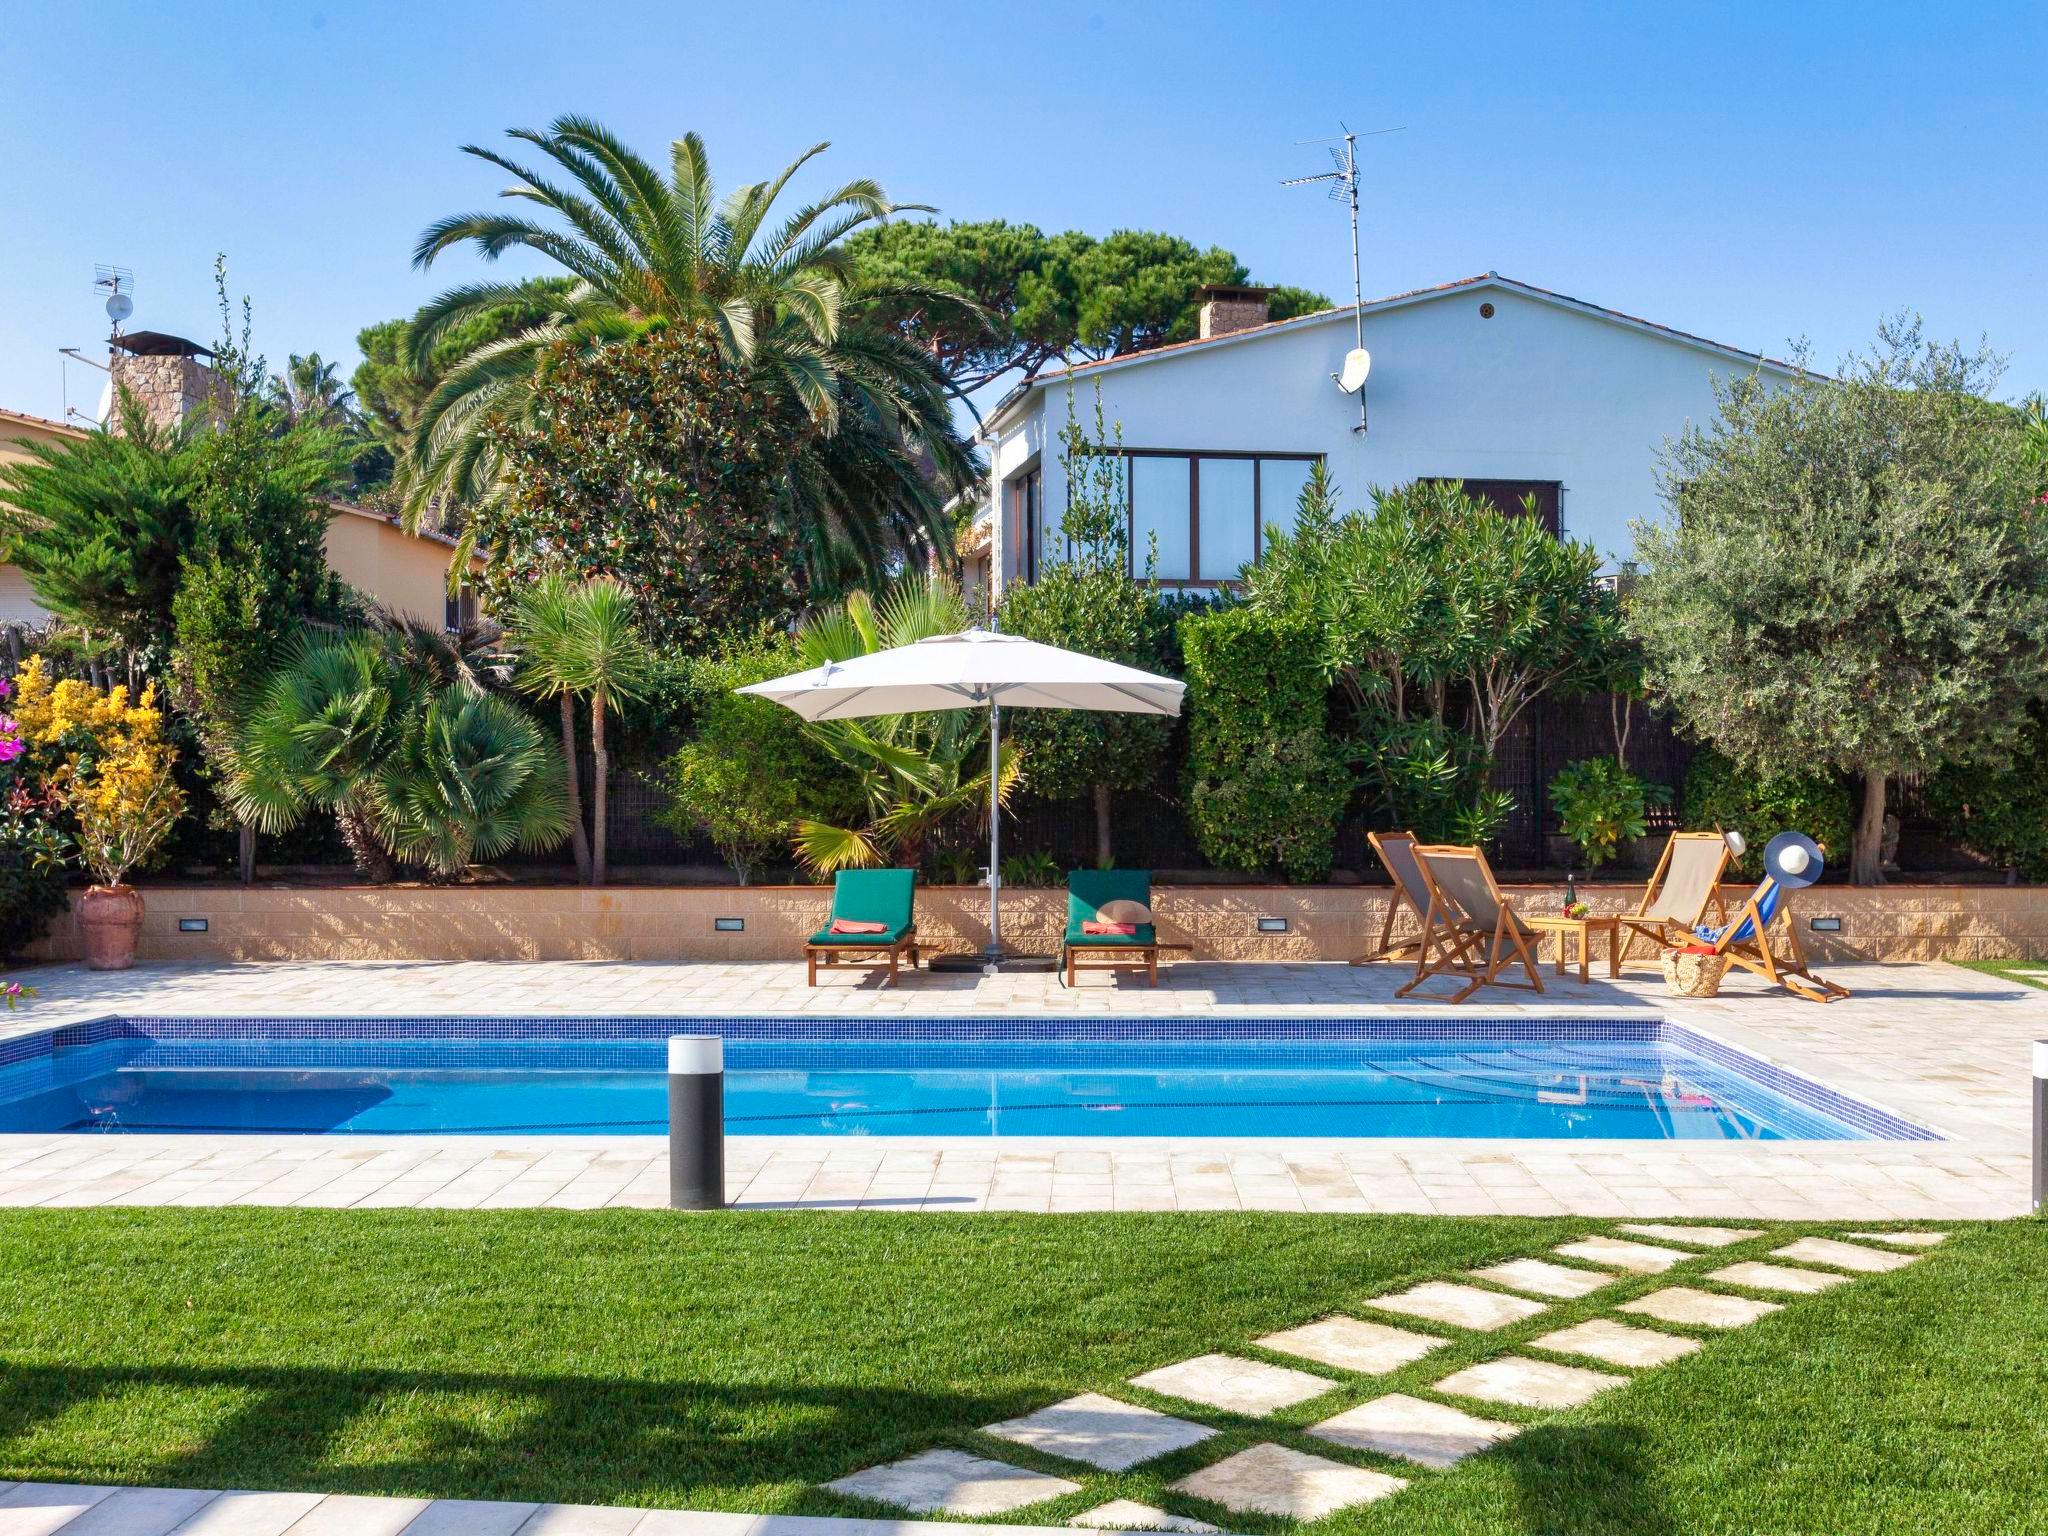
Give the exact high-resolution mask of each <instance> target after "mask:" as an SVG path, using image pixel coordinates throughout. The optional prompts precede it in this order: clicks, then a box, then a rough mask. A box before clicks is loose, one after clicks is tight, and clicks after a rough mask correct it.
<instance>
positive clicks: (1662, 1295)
mask: <svg viewBox="0 0 2048 1536" xmlns="http://www.w3.org/2000/svg"><path fill="white" fill-rule="evenodd" d="M1615 1310H1616V1311H1620V1312H1634V1313H1637V1314H1639V1315H1641V1316H1643V1317H1654V1318H1655V1319H1657V1321H1658V1322H1660V1323H1677V1324H1678V1325H1679V1326H1680V1327H1682V1328H1741V1327H1743V1326H1745V1325H1746V1324H1749V1323H1753V1322H1755V1321H1756V1320H1757V1319H1758V1318H1760V1317H1768V1316H1770V1314H1771V1313H1773V1312H1782V1311H1784V1310H1785V1307H1784V1303H1782V1302H1776V1301H1756V1300H1753V1299H1752V1298H1750V1297H1748V1296H1722V1295H1718V1294H1716V1293H1715V1292H1713V1291H1696V1290H1694V1289H1693V1288H1692V1287H1691V1286H1687V1285H1672V1286H1667V1287H1665V1288H1664V1289H1663V1290H1661V1291H1652V1292H1650V1294H1649V1295H1647V1296H1642V1297H1638V1298H1637V1299H1636V1300H1634V1301H1628V1302H1623V1303H1622V1304H1621V1306H1619V1307H1618V1308H1616V1309H1615Z"/></svg>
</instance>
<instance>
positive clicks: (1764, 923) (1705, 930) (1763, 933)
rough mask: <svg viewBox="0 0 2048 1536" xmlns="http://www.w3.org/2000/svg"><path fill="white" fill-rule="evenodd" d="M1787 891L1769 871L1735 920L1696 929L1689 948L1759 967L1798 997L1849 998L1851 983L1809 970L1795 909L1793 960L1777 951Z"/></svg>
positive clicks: (1789, 925)
mask: <svg viewBox="0 0 2048 1536" xmlns="http://www.w3.org/2000/svg"><path fill="white" fill-rule="evenodd" d="M1785 895H1786V892H1785V889H1784V887H1783V886H1781V885H1780V884H1779V883H1778V881H1777V879H1776V878H1775V877H1773V876H1771V875H1765V876H1764V877H1763V879H1762V880H1761V881H1759V882H1758V883H1757V887H1756V889H1755V890H1753V891H1751V892H1750V893H1749V895H1748V896H1747V897H1745V898H1744V899H1743V902H1742V905H1741V906H1739V907H1738V908H1736V917H1735V921H1733V922H1723V923H1722V924H1721V925H1720V926H1719V927H1714V928H1709V927H1701V928H1699V929H1697V930H1695V931H1694V934H1693V942H1692V944H1691V945H1689V946H1685V947H1687V948H1689V949H1691V950H1693V951H1694V952H1695V953H1700V954H1710V955H1721V956H1723V957H1724V958H1726V959H1727V961H1728V963H1729V964H1730V965H1739V966H1741V967H1742V969H1744V970H1745V971H1753V972H1754V973H1755V974H1757V975H1759V976H1761V977H1763V978H1764V979H1765V980H1766V981H1768V982H1770V983H1771V984H1772V985H1774V986H1780V987H1783V988H1784V989H1785V990H1786V991H1787V992H1790V993H1791V994H1792V995H1793V996H1795V997H1803V998H1805V999H1806V1000H1807V1001H1808V1002H1810V1003H1831V1002H1833V1001H1834V1000H1835V999H1836V998H1838V997H1847V996H1848V995H1849V989H1848V988H1847V987H1838V986H1836V985H1835V984H1834V983H1833V982H1832V981H1823V980H1822V979H1821V978H1820V977H1818V976H1816V975H1814V974H1813V972H1811V971H1810V970H1808V969H1807V968H1806V952H1805V950H1804V949H1803V948H1802V947H1801V946H1800V943H1799V926H1798V924H1796V923H1794V922H1793V921H1792V914H1791V913H1790V912H1789V911H1788V912H1787V913H1786V914H1785V935H1786V940H1787V943H1788V945H1789V947H1790V949H1791V951H1792V958H1791V959H1790V960H1789V961H1785V960H1780V959H1779V958H1778V957H1777V955H1776V954H1774V953H1773V952H1772V950H1771V935H1770V929H1771V923H1772V920H1773V919H1775V918H1776V917H1777V915H1778V909H1779V908H1780V907H1781V906H1783V905H1784V903H1785ZM1724 916H1725V914H1724Z"/></svg>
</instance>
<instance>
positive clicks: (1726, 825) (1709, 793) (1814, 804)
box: [1683, 747, 1854, 880]
mask: <svg viewBox="0 0 2048 1536" xmlns="http://www.w3.org/2000/svg"><path fill="white" fill-rule="evenodd" d="M1683 809H1684V812H1685V824H1686V825H1687V826H1688V827H1693V828H1697V829H1700V830H1706V829H1708V828H1712V827H1719V828H1721V829H1722V830H1723V831H1734V832H1740V833H1741V834H1742V836H1743V838H1744V840H1745V841H1746V842H1747V843H1748V844H1749V851H1748V852H1747V853H1745V854H1744V855H1743V856H1742V857H1741V858H1740V859H1738V860H1736V861H1735V863H1734V865H1733V866H1732V868H1734V869H1735V870H1736V871H1737V872H1738V873H1739V874H1741V875H1742V876H1744V877H1745V878H1747V879H1751V880H1756V879H1761V878H1762V876H1763V852H1764V844H1766V843H1768V842H1769V841H1770V840H1771V839H1772V838H1773V837H1776V836H1777V835H1778V834H1779V833H1780V832H1788V831H1789V832H1804V833H1805V834H1806V835H1807V836H1809V837H1811V838H1812V839H1813V840H1814V841H1815V842H1817V843H1819V844H1820V845H1821V847H1822V848H1823V849H1825V850H1826V851H1827V853H1828V856H1829V858H1830V859H1831V860H1833V861H1836V862H1841V861H1843V860H1844V859H1845V858H1846V855H1847V853H1848V850H1849V829H1850V820H1851V816H1852V813H1853V809H1854V808H1853V807H1852V805H1851V804H1850V798H1849V789H1848V786H1847V785H1846V784H1844V783H1843V782H1842V780H1841V779H1840V778H1839V777H1838V776H1837V775H1835V774H1832V773H1827V772H1823V771H1818V770H1816V771H1810V772H1806V773H1784V774H1776V775H1769V776H1766V775H1761V774H1757V773H1753V772H1751V771H1750V770H1749V769H1747V768H1743V767H1740V766H1738V765H1737V764H1736V763H1735V762H1734V761H1733V760H1732V759H1730V758H1728V757H1725V756H1723V755H1722V754H1721V753H1719V752H1716V751H1714V750H1713V749H1712V748H1711V747H1707V748H1703V749H1702V750H1701V751H1700V753H1699V754H1698V755H1697V756H1696V757H1694V758H1693V760H1692V765H1691V767H1689V768H1688V769H1687V770H1686V774H1685V798H1684V802H1683Z"/></svg>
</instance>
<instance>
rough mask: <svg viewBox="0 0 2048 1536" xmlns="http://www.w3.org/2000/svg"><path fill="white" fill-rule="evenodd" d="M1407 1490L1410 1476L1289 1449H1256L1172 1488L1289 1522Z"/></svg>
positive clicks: (1321, 1514)
mask: <svg viewBox="0 0 2048 1536" xmlns="http://www.w3.org/2000/svg"><path fill="white" fill-rule="evenodd" d="M1407 1486H1408V1480H1407V1479H1406V1478H1403V1477H1389V1476H1388V1475H1387V1474H1386V1473H1384V1472H1369V1471H1367V1470H1366V1469H1365V1468H1364V1467H1347V1466H1346V1465H1345V1464H1344V1463H1343V1462H1341V1461H1330V1460H1328V1459H1327V1458H1325V1457H1322V1456H1311V1455H1309V1454H1308V1453H1307V1452H1305V1451H1295V1450H1289V1449H1288V1448H1287V1447H1286V1446H1284V1445H1255V1446H1253V1447H1252V1448H1251V1449H1250V1450H1247V1451H1239V1452H1238V1453H1237V1454H1236V1455H1235V1456H1230V1457H1226V1458H1225V1459H1224V1460H1222V1461H1219V1462H1217V1463H1216V1465H1215V1466H1213V1467H1204V1468H1202V1470H1201V1471H1199V1472H1193V1473H1190V1474H1189V1475H1188V1476H1186V1477H1184V1478H1182V1479H1181V1480H1180V1481H1179V1482H1177V1483H1175V1484H1173V1485H1172V1487H1173V1491H1174V1492H1175V1493H1185V1494H1187V1495H1189V1496H1190V1497H1191V1498H1197V1499H1207V1500H1208V1501H1209V1502H1210V1503H1212V1504H1221V1505H1222V1506H1223V1507H1224V1508H1225V1509H1229V1510H1235V1511H1236V1512H1237V1513H1239V1514H1261V1515H1278V1516H1279V1517H1280V1518H1281V1519H1283V1520H1320V1519H1322V1518H1323V1516H1325V1515H1334V1514H1336V1513H1337V1511H1338V1510H1340V1509H1350V1508H1351V1507H1352V1506H1353V1505H1356V1504H1370V1503H1372V1502H1373V1501H1374V1500H1376V1499H1384V1498H1386V1497H1388V1496H1389V1495H1390V1494H1396V1493H1399V1492H1400V1491H1401V1490H1402V1489H1403V1488H1406V1487H1407Z"/></svg>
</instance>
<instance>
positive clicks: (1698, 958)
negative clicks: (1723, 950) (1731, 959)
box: [1664, 949, 1728, 997]
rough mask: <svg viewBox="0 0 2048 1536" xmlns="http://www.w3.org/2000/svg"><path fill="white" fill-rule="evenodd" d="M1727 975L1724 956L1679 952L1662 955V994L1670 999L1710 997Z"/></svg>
mask: <svg viewBox="0 0 2048 1536" xmlns="http://www.w3.org/2000/svg"><path fill="white" fill-rule="evenodd" d="M1727 974H1728V957H1727V956H1726V955H1689V954H1687V953H1685V951H1684V950H1679V949H1673V950H1667V951H1666V952H1665V955H1664V990H1665V991H1666V992H1669V993H1670V994H1671V995H1672V996H1673V997H1713V996H1715V995H1716V994H1717V993H1719V992H1720V990H1721V978H1722V977H1723V976H1726V975H1727Z"/></svg>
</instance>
